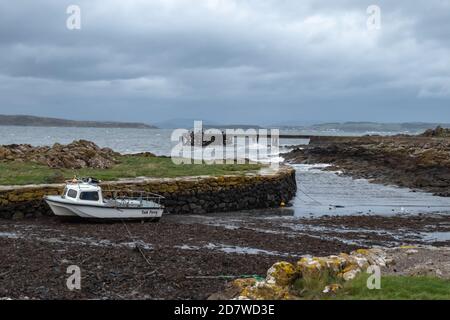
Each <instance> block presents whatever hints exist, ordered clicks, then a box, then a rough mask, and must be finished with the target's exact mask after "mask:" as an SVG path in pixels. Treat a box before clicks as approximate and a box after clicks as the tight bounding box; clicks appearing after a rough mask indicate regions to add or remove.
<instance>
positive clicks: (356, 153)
mask: <svg viewBox="0 0 450 320" xmlns="http://www.w3.org/2000/svg"><path fill="white" fill-rule="evenodd" d="M284 157H285V159H286V160H287V161H288V162H290V163H304V164H314V163H327V164H332V165H334V166H333V167H330V168H329V169H332V170H334V169H336V167H337V168H339V169H340V170H342V171H343V172H344V173H345V174H350V175H352V176H354V177H356V178H366V179H371V180H373V181H374V182H379V183H386V184H395V185H399V186H403V187H409V188H413V189H421V190H425V191H429V192H433V193H435V194H437V195H441V196H449V195H450V191H449V190H450V139H445V138H427V137H401V136H398V137H374V136H370V137H369V136H367V137H355V138H352V137H336V138H333V137H327V139H324V138H321V139H317V140H316V141H315V140H312V141H311V143H310V145H308V146H305V148H303V149H295V150H293V151H292V152H290V153H288V154H286V155H284Z"/></svg>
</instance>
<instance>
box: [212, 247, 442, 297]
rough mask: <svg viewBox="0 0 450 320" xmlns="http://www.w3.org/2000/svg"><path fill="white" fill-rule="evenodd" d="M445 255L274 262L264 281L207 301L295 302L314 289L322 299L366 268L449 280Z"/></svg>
mask: <svg viewBox="0 0 450 320" xmlns="http://www.w3.org/2000/svg"><path fill="white" fill-rule="evenodd" d="M449 253H450V248H449V247H440V248H437V247H430V246H426V247H420V246H402V247H398V248H373V249H358V250H355V251H352V252H351V253H350V254H346V253H340V254H339V255H332V256H327V257H310V256H306V257H303V258H301V259H300V260H299V261H297V263H290V262H286V261H281V262H277V263H275V264H274V265H272V267H270V268H269V270H268V271H267V275H266V278H262V279H257V278H247V279H236V280H234V281H232V282H230V283H229V284H228V286H227V288H226V289H225V290H224V291H222V292H219V293H216V294H213V295H212V296H210V297H209V299H211V300H223V299H225V300H229V299H241V300H295V299H304V298H305V297H308V298H310V294H311V291H312V290H317V289H319V295H317V292H315V298H324V297H325V298H326V297H327V296H329V295H333V294H334V293H336V292H337V291H338V290H340V289H342V287H343V286H344V285H345V283H346V282H348V281H352V280H353V279H355V278H356V276H357V275H358V274H360V273H363V272H366V271H367V269H368V268H369V267H370V266H377V267H379V268H380V272H381V274H382V275H402V276H431V277H438V278H441V279H449V278H450V263H449V262H450V261H449V257H450V255H449ZM372 272H373V271H371V272H370V273H372ZM321 285H322V286H321ZM317 286H319V287H317Z"/></svg>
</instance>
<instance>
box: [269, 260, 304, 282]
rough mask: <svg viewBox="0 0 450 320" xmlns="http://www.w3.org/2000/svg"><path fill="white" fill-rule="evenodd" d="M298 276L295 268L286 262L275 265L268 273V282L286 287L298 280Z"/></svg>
mask: <svg viewBox="0 0 450 320" xmlns="http://www.w3.org/2000/svg"><path fill="white" fill-rule="evenodd" d="M297 276H298V274H297V271H296V269H295V267H294V266H293V265H292V264H291V263H289V262H286V261H281V262H277V263H275V264H274V265H273V266H272V267H270V269H269V270H268V271H267V277H266V282H267V283H269V284H277V285H280V286H285V285H287V284H289V283H291V282H292V281H294V280H295V279H296V278H297Z"/></svg>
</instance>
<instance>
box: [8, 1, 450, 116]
mask: <svg viewBox="0 0 450 320" xmlns="http://www.w3.org/2000/svg"><path fill="white" fill-rule="evenodd" d="M71 4H76V5H78V6H79V7H80V8H81V29H80V30H69V29H68V28H67V27H66V20H67V18H68V17H69V15H68V14H67V13H66V9H67V7H68V6H69V5H71ZM372 4H375V5H378V6H379V7H380V8H381V29H380V30H369V29H368V28H367V25H366V22H367V19H368V18H369V15H368V14H367V12H366V10H367V7H368V6H369V5H372ZM0 50H1V54H0V113H4V114H34V115H42V116H54V117H64V118H71V119H85V120H123V121H142V122H147V123H155V122H159V121H163V120H166V119H171V118H195V119H203V120H210V121H214V122H222V123H253V124H276V123H286V124H287V123H296V122H303V121H347V120H350V121H360V120H369V121H386V122H395V121H436V122H450V0H428V1H411V0H409V1H406V0H405V1H400V0H391V1H361V0H342V1H317V0H315V1H312V0H302V1H299V0H127V1H124V0H109V1H93V0H86V1H80V0H72V1H64V0H53V1H51V0H40V1H29V0H14V1H7V0H0Z"/></svg>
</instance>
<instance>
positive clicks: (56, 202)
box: [44, 178, 164, 221]
mask: <svg viewBox="0 0 450 320" xmlns="http://www.w3.org/2000/svg"><path fill="white" fill-rule="evenodd" d="M105 193H108V194H110V195H111V197H110V198H104V197H103V192H102V189H101V187H100V186H99V185H98V181H97V180H95V179H92V178H88V179H82V180H78V179H74V180H71V181H67V184H66V187H65V188H64V192H63V194H62V195H58V196H54V195H52V196H45V197H44V200H45V201H46V202H47V204H48V205H49V206H50V208H51V209H52V211H53V213H54V214H55V215H57V216H63V217H74V216H78V217H81V218H95V219H139V220H141V219H150V220H153V221H158V220H159V219H160V218H161V216H162V213H163V211H164V206H163V205H162V204H161V200H162V199H164V197H163V196H160V195H158V194H154V193H149V192H143V191H142V192H136V191H128V190H124V191H118V190H109V191H106V192H105ZM130 194H131V196H130Z"/></svg>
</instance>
